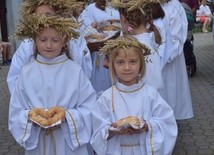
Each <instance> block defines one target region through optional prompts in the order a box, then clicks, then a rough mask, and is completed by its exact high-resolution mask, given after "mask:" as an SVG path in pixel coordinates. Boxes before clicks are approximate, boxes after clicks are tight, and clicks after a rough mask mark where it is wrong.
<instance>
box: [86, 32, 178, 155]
mask: <svg viewBox="0 0 214 155" xmlns="http://www.w3.org/2000/svg"><path fill="white" fill-rule="evenodd" d="M101 51H102V52H103V53H104V54H107V55H108V56H109V66H110V67H109V68H110V72H111V77H112V80H115V81H116V84H115V85H113V86H112V87H111V88H109V89H108V90H106V91H105V92H103V93H102V95H101V96H100V97H99V99H98V101H97V105H95V106H94V108H93V110H92V119H93V135H92V138H91V140H90V143H91V145H92V147H93V148H94V150H95V151H96V153H97V154H98V155H153V154H158V155H170V154H172V151H173V148H174V145H175V142H176V137H177V124H176V121H175V118H174V114H173V110H172V109H171V108H170V107H169V105H168V104H167V103H166V102H165V100H163V99H162V97H161V96H160V95H159V93H158V92H157V90H156V89H155V88H154V87H152V86H151V85H149V84H147V83H144V82H143V81H142V80H140V79H141V78H143V76H144V73H145V60H144V59H145V58H144V56H145V55H147V54H149V52H150V49H148V48H147V47H146V46H145V45H143V44H141V43H140V42H138V41H137V40H136V39H135V38H132V37H130V36H122V37H119V38H118V39H116V40H112V41H108V42H107V44H106V45H105V46H104V47H103V49H101ZM146 59H148V57H147V58H146ZM112 83H113V82H112ZM127 116H134V117H136V118H138V120H140V121H141V125H140V126H137V127H136V126H134V127H132V126H131V125H130V124H126V125H124V126H119V127H118V126H117V121H118V120H120V119H123V118H126V117H127ZM143 124H144V125H143Z"/></svg>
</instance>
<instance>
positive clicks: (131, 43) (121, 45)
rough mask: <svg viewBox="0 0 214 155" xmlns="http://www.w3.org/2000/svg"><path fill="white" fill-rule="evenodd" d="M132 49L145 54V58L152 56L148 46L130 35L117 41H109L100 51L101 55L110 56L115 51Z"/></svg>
mask: <svg viewBox="0 0 214 155" xmlns="http://www.w3.org/2000/svg"><path fill="white" fill-rule="evenodd" d="M131 47H135V48H137V49H139V50H140V51H141V52H143V54H144V56H146V55H149V54H150V49H149V48H148V47H147V46H145V45H144V44H141V43H140V42H139V41H138V40H137V39H136V38H133V37H131V36H128V35H127V36H122V37H119V38H117V39H115V40H113V39H112V40H108V41H107V42H106V43H105V46H104V47H103V48H102V49H101V50H100V54H103V55H108V54H110V53H111V51H113V50H115V49H128V48H131Z"/></svg>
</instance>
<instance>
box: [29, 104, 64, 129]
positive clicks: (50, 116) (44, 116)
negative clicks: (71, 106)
mask: <svg viewBox="0 0 214 155" xmlns="http://www.w3.org/2000/svg"><path fill="white" fill-rule="evenodd" d="M28 117H29V118H30V119H31V120H32V121H35V122H37V123H38V124H40V125H42V126H50V125H52V124H54V123H56V122H57V121H59V120H61V119H63V118H64V117H65V110H64V109H63V108H61V107H51V108H50V109H48V110H45V109H43V108H34V109H32V110H30V111H29V113H28Z"/></svg>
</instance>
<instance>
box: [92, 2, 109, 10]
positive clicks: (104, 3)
mask: <svg viewBox="0 0 214 155" xmlns="http://www.w3.org/2000/svg"><path fill="white" fill-rule="evenodd" d="M95 6H96V7H97V8H99V9H100V10H103V11H105V9H106V6H107V3H106V0H95Z"/></svg>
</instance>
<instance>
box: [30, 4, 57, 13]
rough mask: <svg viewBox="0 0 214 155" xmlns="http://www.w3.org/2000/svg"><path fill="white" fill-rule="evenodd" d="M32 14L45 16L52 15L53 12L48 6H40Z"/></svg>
mask: <svg viewBox="0 0 214 155" xmlns="http://www.w3.org/2000/svg"><path fill="white" fill-rule="evenodd" d="M34 13H38V14H46V13H50V14H54V13H55V11H54V10H53V9H52V8H50V7H49V6H47V5H41V6H38V7H37V8H36V9H35V10H34Z"/></svg>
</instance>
